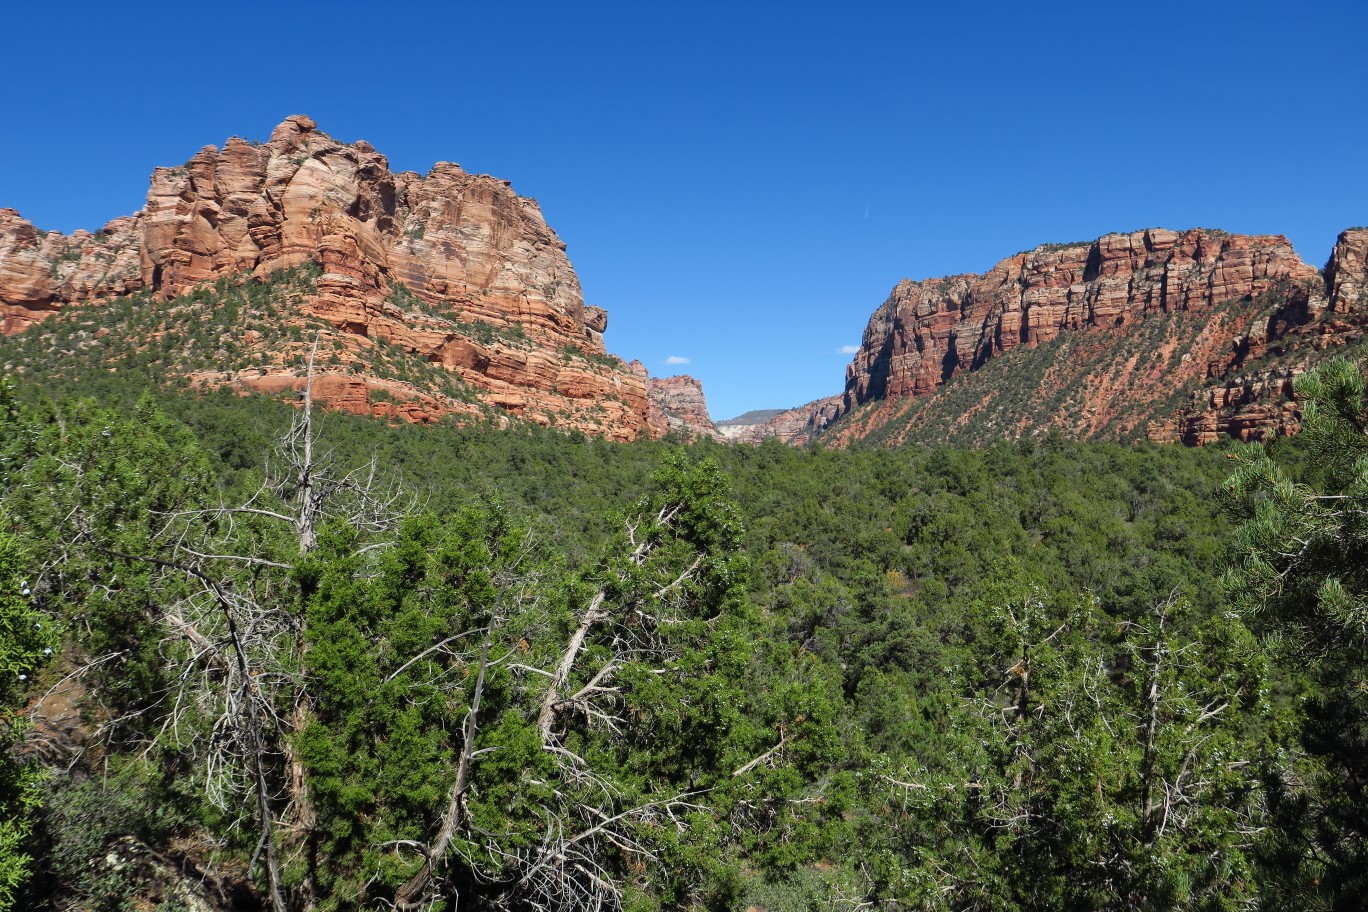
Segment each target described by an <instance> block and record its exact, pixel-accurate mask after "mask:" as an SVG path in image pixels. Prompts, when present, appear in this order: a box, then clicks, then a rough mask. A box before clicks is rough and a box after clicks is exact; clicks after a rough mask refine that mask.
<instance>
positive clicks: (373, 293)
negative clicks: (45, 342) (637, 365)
mask: <svg viewBox="0 0 1368 912" xmlns="http://www.w3.org/2000/svg"><path fill="white" fill-rule="evenodd" d="M308 261H314V262H318V263H320V264H321V265H322V275H321V276H320V277H319V278H318V279H317V283H316V285H317V287H316V293H315V294H312V295H311V296H309V297H308V298H307V299H306V300H304V301H303V302H302V303H301V306H300V313H301V315H302V316H306V317H313V318H320V319H322V320H325V321H326V322H327V323H328V324H330V325H331V327H332V329H333V333H334V338H333V339H329V340H326V341H327V342H329V343H333V342H338V341H340V342H341V343H343V344H345V346H346V347H347V348H348V350H349V351H350V352H351V357H350V358H349V360H350V361H352V362H359V363H361V364H362V365H363V369H362V370H361V371H360V372H359V373H358V374H357V375H356V376H355V377H354V378H353V379H354V380H356V381H358V382H360V383H362V384H363V385H369V384H370V381H369V380H368V379H367V376H366V372H365V370H364V365H365V363H366V362H367V360H368V357H367V356H368V354H369V353H370V352H371V351H372V349H373V348H374V347H375V346H376V345H377V344H380V343H383V344H384V345H387V346H399V347H400V348H402V349H403V350H404V351H405V352H407V353H408V354H409V355H410V356H412V357H415V358H419V359H423V360H425V361H427V362H430V363H433V364H440V365H442V366H443V367H445V368H446V369H447V370H449V371H451V372H452V373H453V374H455V375H457V376H458V377H459V379H460V380H461V381H462V382H464V383H466V384H469V385H470V386H472V387H473V388H475V389H476V390H477V391H478V392H479V396H480V399H481V401H482V402H484V403H485V404H486V405H488V406H492V407H494V408H497V409H500V410H502V411H504V412H507V413H509V414H511V415H514V416H516V417H519V418H522V419H526V420H531V421H535V422H538V423H541V424H553V425H557V426H565V427H574V428H579V429H581V430H585V431H587V432H590V433H598V434H603V435H605V436H608V437H612V438H615V439H623V440H628V439H633V438H635V437H638V436H641V435H643V434H650V433H655V432H656V431H655V430H653V428H652V426H651V425H650V423H649V421H648V412H649V409H650V404H649V401H648V396H647V391H646V385H645V383H644V382H643V380H642V379H641V378H640V377H639V376H637V375H636V374H635V373H634V372H633V371H632V370H630V369H629V368H628V367H627V366H626V365H625V364H624V363H622V362H621V361H619V360H617V359H614V358H612V357H611V356H609V355H608V354H607V352H606V351H605V349H604V346H603V332H604V330H605V329H606V327H607V314H606V313H605V312H604V311H603V310H601V309H599V308H596V307H589V306H586V305H585V303H584V300H583V297H582V295H581V291H580V286H579V280H578V278H577V277H576V275H575V272H574V270H573V268H572V267H571V265H570V262H569V260H568V259H567V257H566V255H565V245H564V244H563V243H562V242H561V241H560V239H559V238H557V236H556V235H555V233H554V232H553V231H552V230H551V229H550V228H549V227H548V226H547V224H546V222H545V220H544V219H543V218H542V214H541V211H540V209H539V208H538V206H537V204H536V202H535V201H534V200H531V199H526V198H523V197H520V196H518V195H517V194H516V193H514V192H513V190H512V189H511V188H510V186H509V184H508V182H506V181H502V180H499V179H497V178H493V177H489V176H485V175H471V174H467V173H466V172H465V171H463V170H462V169H461V168H460V167H459V166H458V165H454V164H450V163H446V162H443V163H439V164H438V165H437V166H435V167H434V168H433V169H432V171H430V172H429V173H428V174H426V175H418V174H415V173H412V172H401V173H397V174H396V173H393V172H391V171H390V169H389V164H388V162H387V161H386V159H385V157H384V156H383V155H381V154H380V153H378V152H376V151H375V150H374V149H373V148H372V147H371V146H370V145H369V144H367V143H365V142H357V143H354V144H351V145H347V144H343V143H340V142H338V141H336V140H334V139H332V138H330V137H328V136H327V135H326V134H324V133H322V132H320V131H319V130H318V129H317V126H316V124H315V123H314V122H313V121H312V120H310V119H309V118H307V117H302V116H295V117H291V118H288V119H287V120H286V121H285V122H284V123H282V124H280V125H279V126H278V127H276V129H275V131H274V132H273V133H272V135H271V139H270V141H269V142H267V143H265V144H262V145H257V144H254V143H251V142H248V141H246V140H243V139H239V138H233V139H230V140H229V141H228V142H227V144H226V145H225V146H224V147H223V149H221V150H220V149H216V148H214V147H212V146H210V147H206V148H205V149H203V150H202V151H201V152H200V153H198V154H197V155H195V156H194V157H193V158H192V159H191V160H190V161H189V162H187V163H186V164H185V165H184V166H182V167H178V168H158V169H157V170H156V171H155V172H154V173H153V175H152V182H151V188H150V190H149V192H148V197H147V205H146V207H145V208H144V209H143V211H142V212H140V213H138V214H136V215H134V216H131V217H128V218H122V219H116V220H115V221H114V222H111V223H110V224H109V225H108V226H106V228H105V229H104V230H103V231H101V232H98V233H97V234H95V235H91V234H88V233H86V232H75V233H74V234H72V235H71V236H69V237H64V236H62V235H59V234H57V233H55V232H52V233H44V232H40V231H37V230H35V229H34V228H33V226H32V225H30V224H29V223H27V222H26V221H24V220H23V219H22V218H20V217H19V215H18V213H16V212H14V211H13V210H0V315H3V319H4V332H5V333H6V334H10V333H15V332H20V331H23V330H24V329H26V328H27V327H29V326H31V325H33V324H34V323H36V322H38V321H40V320H42V319H43V318H45V317H46V316H49V315H50V314H52V313H53V312H55V311H57V310H59V309H61V308H64V307H69V306H72V305H82V306H86V305H89V306H99V302H100V301H101V300H105V299H109V298H113V297H117V296H122V295H127V294H130V293H132V292H136V291H149V292H154V293H155V294H156V296H157V297H159V298H162V299H168V298H171V297H174V296H176V295H178V294H181V293H183V292H186V291H187V290H189V289H192V288H194V287H196V286H200V285H202V284H203V283H206V282H209V281H212V280H215V279H219V278H222V277H225V276H231V275H241V274H250V275H253V276H255V277H257V278H264V277H266V276H269V275H270V274H272V273H274V272H276V271H278V270H281V269H284V268H287V267H292V266H298V265H300V264H302V263H305V262H308ZM354 385H355V384H354V383H353V384H351V386H348V385H347V384H341V385H340V386H339V389H350V390H351V391H350V392H347V393H345V394H344V395H341V398H336V399H335V404H337V405H338V406H340V407H346V408H348V409H353V410H367V411H377V410H376V409H372V408H370V407H369V406H363V405H362V402H363V401H364V400H365V398H366V397H362V396H359V395H358V394H357V393H356V390H355V389H354V388H352V387H354ZM320 398H322V400H323V401H324V402H325V403H327V402H329V401H334V400H330V399H329V398H328V397H327V396H322V397H320ZM440 399H441V397H440V396H439V397H436V399H435V400H434V402H436V403H437V404H435V405H433V406H432V407H431V408H429V409H427V411H426V412H424V409H423V407H421V406H420V407H417V411H416V412H414V413H413V414H426V415H427V416H428V417H433V416H435V415H437V414H440V413H442V412H444V411H461V410H462V409H460V408H458V407H456V405H455V404H450V407H449V408H447V407H445V406H443V405H442V404H441V403H440ZM378 411H380V412H384V411H385V410H378ZM405 417H412V416H411V415H406V416H405Z"/></svg>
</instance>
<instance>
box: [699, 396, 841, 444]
mask: <svg viewBox="0 0 1368 912" xmlns="http://www.w3.org/2000/svg"><path fill="white" fill-rule="evenodd" d="M842 404H843V397H842V396H827V397H826V398H824V399H817V400H814V401H812V402H809V403H807V404H806V405H800V406H798V408H794V409H786V410H784V411H780V412H777V413H775V414H772V415H770V416H769V417H768V418H766V420H764V421H761V422H756V423H751V424H735V423H728V424H726V425H724V426H722V427H720V428H719V429H720V430H721V431H722V434H723V436H725V437H726V438H727V439H728V440H733V441H735V442H737V443H759V442H760V441H762V440H767V439H769V438H770V437H777V438H779V439H780V440H782V441H784V442H785V443H789V444H792V445H794V446H803V445H805V444H807V443H808V442H810V441H811V440H813V439H814V438H815V437H816V436H817V435H818V434H819V433H820V432H821V431H822V429H823V428H825V427H826V426H827V425H829V424H831V422H833V421H834V420H836V418H837V417H839V415H840V414H841V408H842Z"/></svg>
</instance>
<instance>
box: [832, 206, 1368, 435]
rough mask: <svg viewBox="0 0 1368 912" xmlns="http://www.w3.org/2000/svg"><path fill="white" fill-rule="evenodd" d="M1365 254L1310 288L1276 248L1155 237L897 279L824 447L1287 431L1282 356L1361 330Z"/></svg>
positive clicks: (1342, 254) (1291, 423) (1362, 248)
mask: <svg viewBox="0 0 1368 912" xmlns="http://www.w3.org/2000/svg"><path fill="white" fill-rule="evenodd" d="M1366 254H1368V232H1365V231H1363V230H1353V231H1348V232H1345V233H1344V234H1343V235H1341V237H1340V242H1339V244H1337V246H1336V252H1335V254H1334V255H1333V256H1332V258H1331V263H1330V265H1329V266H1327V267H1326V270H1325V272H1324V278H1322V274H1321V272H1320V271H1318V270H1316V269H1315V268H1313V267H1311V266H1309V265H1307V264H1306V263H1304V262H1303V261H1302V260H1301V259H1300V258H1299V257H1298V256H1297V254H1296V252H1295V251H1294V250H1293V249H1292V246H1291V245H1290V244H1289V243H1288V241H1287V240H1286V238H1283V237H1281V236H1274V235H1267V236H1242V235H1230V234H1226V233H1224V232H1218V231H1210V230H1205V229H1193V230H1189V231H1182V232H1174V231H1167V230H1163V229H1151V230H1147V231H1138V232H1134V233H1131V234H1124V235H1108V236H1106V237H1102V238H1099V239H1098V240H1096V241H1093V242H1091V243H1081V244H1067V245H1044V246H1041V247H1037V248H1036V249H1034V250H1031V251H1028V252H1025V253H1020V254H1017V255H1016V256H1013V257H1009V258H1008V259H1006V260H1003V261H1002V262H1000V263H998V264H997V265H996V266H995V267H994V268H993V269H992V270H990V271H989V272H987V273H985V274H983V275H960V276H951V277H948V278H943V279H930V280H924V281H919V282H913V281H906V280H905V281H903V282H901V283H899V284H898V285H897V286H896V287H895V288H894V289H893V292H892V294H890V296H889V298H888V300H886V301H885V302H884V303H883V305H881V306H880V307H879V308H878V309H877V310H876V311H875V312H874V314H873V315H872V316H871V318H870V321H869V325H868V327H867V328H866V330H865V334H864V339H863V344H862V346H861V349H860V351H859V352H858V353H857V355H856V356H855V358H854V360H853V361H852V363H851V364H850V366H849V368H848V369H847V374H846V388H845V393H844V395H843V397H842V402H841V405H840V408H839V409H838V414H837V416H836V417H838V418H839V417H841V416H846V415H849V416H850V417H849V418H847V419H846V420H845V421H844V422H843V423H842V425H841V426H840V427H839V428H835V429H833V430H832V432H831V433H830V434H829V436H828V438H827V439H828V440H829V442H831V443H833V444H836V445H840V444H841V443H846V442H852V441H854V440H864V439H870V438H871V437H878V438H879V439H883V440H885V441H886V442H889V443H897V442H900V441H904V440H911V439H918V440H924V441H927V442H933V441H936V440H958V441H962V442H968V441H969V440H972V439H975V438H974V435H980V436H983V435H991V436H1009V437H1011V436H1018V435H1021V434H1024V433H1029V432H1032V431H1033V430H1034V429H1038V428H1045V427H1058V428H1060V429H1062V430H1065V431H1066V432H1068V433H1071V434H1074V435H1076V436H1082V437H1109V438H1114V439H1133V438H1135V437H1137V436H1139V437H1145V436H1148V437H1151V438H1154V439H1165V440H1184V441H1187V442H1189V443H1202V442H1207V441H1210V440H1213V439H1216V437H1217V436H1219V435H1221V434H1229V435H1231V436H1235V437H1238V438H1240V439H1260V438H1261V437H1263V436H1266V435H1268V434H1280V433H1291V432H1294V431H1295V430H1296V428H1297V427H1298V418H1299V415H1298V412H1297V410H1296V407H1295V404H1294V403H1293V402H1292V400H1291V398H1290V392H1291V377H1292V376H1294V375H1295V374H1296V373H1298V372H1299V371H1300V370H1301V369H1304V366H1305V364H1306V363H1308V359H1307V358H1306V357H1302V356H1301V355H1296V354H1295V352H1294V350H1299V351H1301V352H1302V355H1305V354H1306V353H1307V352H1310V351H1312V350H1325V349H1327V348H1328V347H1330V346H1333V345H1337V344H1342V343H1343V341H1344V340H1345V339H1346V338H1352V337H1353V333H1355V332H1357V330H1356V329H1355V326H1356V324H1357V321H1358V319H1359V318H1358V314H1359V312H1360V311H1362V310H1363V309H1364V308H1363V306H1362V304H1361V303H1359V302H1360V299H1361V298H1362V296H1363V295H1364V294H1365V292H1364V288H1365V282H1364V280H1363V278H1362V277H1363V276H1364V273H1365V270H1364V261H1365V255H1366ZM1313 340H1315V341H1313ZM1040 347H1044V348H1045V350H1044V351H1042V352H1041V353H1040V354H1039V355H1036V354H1033V353H1031V352H1030V351H1029V350H1030V349H1035V348H1040ZM1018 350H1021V351H1020V352H1019V353H1018ZM1006 355H1012V357H1011V358H1005V357H1004V356H1006ZM1289 356H1291V357H1290V359H1289ZM1311 360H1313V359H1311ZM989 367H992V368H993V369H992V370H987V368H989ZM984 371H986V372H985V373H984V374H983V376H982V377H981V378H976V379H973V380H971V379H970V378H969V377H968V376H967V375H973V374H978V373H979V372H984ZM951 380H954V381H955V382H954V383H949V381H951ZM1185 390H1191V391H1192V392H1191V396H1190V398H1189V399H1188V402H1187V405H1186V406H1176V405H1174V401H1173V400H1174V397H1175V395H1179V396H1180V397H1181V396H1184V395H1186V394H1185V393H1184V391H1185Z"/></svg>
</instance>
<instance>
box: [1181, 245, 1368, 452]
mask: <svg viewBox="0 0 1368 912" xmlns="http://www.w3.org/2000/svg"><path fill="white" fill-rule="evenodd" d="M1323 276H1324V288H1325V292H1326V294H1325V296H1324V297H1321V296H1319V295H1312V296H1311V297H1310V298H1309V300H1308V301H1307V303H1306V306H1305V307H1304V308H1303V307H1302V306H1301V302H1299V301H1296V300H1295V299H1294V300H1291V301H1289V304H1288V306H1287V307H1285V308H1283V310H1282V311H1281V312H1278V313H1275V314H1274V316H1273V318H1272V319H1270V320H1269V321H1268V323H1267V324H1266V325H1263V326H1257V327H1255V329H1254V331H1253V332H1251V333H1249V334H1248V335H1246V336H1243V337H1237V338H1235V339H1234V340H1232V343H1231V347H1230V351H1229V352H1228V353H1227V355H1226V356H1225V357H1224V358H1222V359H1220V360H1217V361H1214V362H1212V363H1211V364H1210V365H1209V366H1208V375H1209V378H1210V379H1211V380H1212V381H1214V384H1213V385H1211V386H1209V387H1206V388H1203V389H1201V390H1199V391H1198V392H1195V393H1194V394H1193V395H1192V399H1191V402H1190V403H1189V404H1188V406H1187V407H1186V408H1185V409H1184V410H1183V412H1182V414H1181V415H1180V416H1179V419H1178V422H1177V433H1178V436H1179V437H1180V438H1181V439H1182V440H1183V442H1184V443H1187V444H1189V445H1194V446H1196V445H1202V444H1206V443H1211V442H1213V441H1215V440H1217V439H1219V438H1220V437H1221V436H1222V435H1226V436H1229V437H1233V438H1235V439H1238V440H1261V439H1264V438H1266V437H1268V436H1276V435H1281V434H1294V433H1296V432H1297V431H1298V430H1299V429H1300V427H1301V411H1300V409H1299V407H1298V405H1297V402H1296V399H1295V395H1294V392H1293V381H1294V380H1295V379H1296V377H1297V376H1299V375H1300V374H1302V373H1303V372H1305V371H1306V370H1308V369H1310V368H1311V367H1313V366H1314V365H1315V364H1317V363H1318V362H1320V361H1322V360H1324V359H1325V358H1327V357H1331V356H1333V355H1335V354H1338V353H1340V351H1341V350H1342V349H1345V348H1346V347H1348V346H1355V347H1357V346H1358V344H1359V343H1361V342H1362V341H1363V340H1364V339H1365V338H1368V229H1365V228H1351V229H1349V230H1347V231H1343V232H1341V233H1340V236H1339V238H1338V240H1337V241H1336V243H1335V247H1334V250H1333V251H1332V252H1331V254H1330V260H1329V262H1327V263H1326V265H1325V269H1324V271H1323Z"/></svg>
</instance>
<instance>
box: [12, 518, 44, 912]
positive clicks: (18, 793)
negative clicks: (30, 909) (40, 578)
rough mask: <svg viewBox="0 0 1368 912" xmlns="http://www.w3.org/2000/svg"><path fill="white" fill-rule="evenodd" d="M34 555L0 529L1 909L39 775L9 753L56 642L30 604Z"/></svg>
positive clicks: (25, 852)
mask: <svg viewBox="0 0 1368 912" xmlns="http://www.w3.org/2000/svg"><path fill="white" fill-rule="evenodd" d="M35 569H36V568H35V565H34V561H33V559H32V558H31V557H30V556H29V555H28V554H27V553H25V549H24V547H23V545H22V544H21V543H20V541H19V540H18V539H17V538H15V536H14V535H12V534H11V533H9V532H6V531H0V910H3V912H8V910H10V909H13V908H16V905H15V904H16V902H17V897H18V892H19V890H20V888H21V887H22V886H23V884H24V881H25V880H27V879H28V876H29V872H30V868H31V865H32V862H33V856H32V854H31V853H32V844H31V842H30V836H31V835H32V832H33V817H34V814H35V812H36V811H37V809H38V807H39V787H40V783H41V775H40V773H39V771H38V770H37V769H36V768H35V766H34V765H33V764H32V763H31V762H29V761H26V760H24V759H20V758H18V757H16V756H15V755H14V753H13V751H14V750H15V748H16V747H17V746H18V745H19V744H20V743H21V741H22V739H23V736H24V732H25V729H26V727H27V726H26V721H25V718H24V715H23V708H24V701H25V697H26V696H27V693H28V691H29V688H30V684H31V682H32V680H33V676H34V674H35V673H36V672H37V671H38V669H39V668H40V667H41V666H42V665H44V664H46V662H47V658H48V656H50V655H51V654H52V651H53V648H54V647H55V646H56V645H57V643H58V638H57V636H56V630H55V629H54V624H53V621H52V619H51V618H50V617H48V616H47V614H46V613H45V612H43V611H42V610H40V609H39V608H38V607H37V606H35V604H34V601H35V599H34V596H33V593H32V590H31V588H30V585H31V584H30V582H29V579H30V578H31V577H33V576H34V575H35V574H34V570H35Z"/></svg>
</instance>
